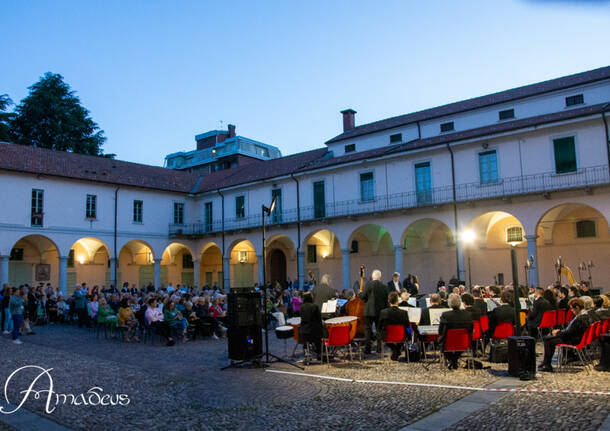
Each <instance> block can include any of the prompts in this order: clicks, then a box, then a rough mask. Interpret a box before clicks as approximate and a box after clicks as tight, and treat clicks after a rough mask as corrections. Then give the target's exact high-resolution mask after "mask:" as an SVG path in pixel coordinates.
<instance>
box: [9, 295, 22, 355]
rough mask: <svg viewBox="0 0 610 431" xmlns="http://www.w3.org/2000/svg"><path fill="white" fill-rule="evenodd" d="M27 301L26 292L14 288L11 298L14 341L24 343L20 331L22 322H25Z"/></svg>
mask: <svg viewBox="0 0 610 431" xmlns="http://www.w3.org/2000/svg"><path fill="white" fill-rule="evenodd" d="M24 303H25V292H24V291H19V292H17V289H13V292H12V295H11V299H10V301H9V308H10V311H11V318H12V319H13V343H14V344H22V342H21V340H20V339H19V331H20V329H21V324H22V323H23V311H24Z"/></svg>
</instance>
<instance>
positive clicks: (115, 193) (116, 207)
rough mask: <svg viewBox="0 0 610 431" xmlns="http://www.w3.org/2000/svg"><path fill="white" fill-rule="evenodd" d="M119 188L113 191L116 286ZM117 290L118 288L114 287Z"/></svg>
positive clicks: (115, 274)
mask: <svg viewBox="0 0 610 431" xmlns="http://www.w3.org/2000/svg"><path fill="white" fill-rule="evenodd" d="M120 188H121V187H119V186H117V187H115V189H114V253H113V254H114V274H112V276H113V278H114V283H115V284H117V281H118V280H117V268H118V266H119V260H118V258H117V250H116V246H117V244H116V242H117V219H118V206H119V189H120ZM114 287H115V288H118V286H114Z"/></svg>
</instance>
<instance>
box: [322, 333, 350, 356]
mask: <svg viewBox="0 0 610 431" xmlns="http://www.w3.org/2000/svg"><path fill="white" fill-rule="evenodd" d="M349 329H350V326H349V324H347V325H333V326H329V327H328V338H322V350H323V351H324V349H326V361H327V362H328V364H329V365H330V353H329V351H330V348H331V347H347V349H348V351H349V359H350V361H351V360H352V347H351V346H352V343H351V341H350V339H349Z"/></svg>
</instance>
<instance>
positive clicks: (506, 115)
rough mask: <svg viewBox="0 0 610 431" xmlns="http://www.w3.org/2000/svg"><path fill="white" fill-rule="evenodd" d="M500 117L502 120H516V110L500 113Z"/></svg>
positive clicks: (506, 110)
mask: <svg viewBox="0 0 610 431" xmlns="http://www.w3.org/2000/svg"><path fill="white" fill-rule="evenodd" d="M498 117H499V118H500V120H509V119H511V118H515V110H514V109H505V110H504V111H500V112H498Z"/></svg>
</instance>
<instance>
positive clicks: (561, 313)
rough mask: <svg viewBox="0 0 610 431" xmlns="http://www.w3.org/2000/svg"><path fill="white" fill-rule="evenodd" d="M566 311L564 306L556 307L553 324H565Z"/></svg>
mask: <svg viewBox="0 0 610 431" xmlns="http://www.w3.org/2000/svg"><path fill="white" fill-rule="evenodd" d="M566 311H567V310H566V309H565V308H558V309H557V310H555V317H556V321H555V326H564V325H565V324H566Z"/></svg>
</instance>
